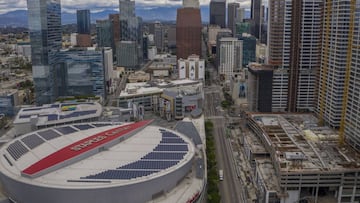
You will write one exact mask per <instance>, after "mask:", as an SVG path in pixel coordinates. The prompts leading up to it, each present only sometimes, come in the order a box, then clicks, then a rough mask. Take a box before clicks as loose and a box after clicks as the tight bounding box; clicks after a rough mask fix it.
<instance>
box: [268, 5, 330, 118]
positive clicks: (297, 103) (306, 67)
mask: <svg viewBox="0 0 360 203" xmlns="http://www.w3.org/2000/svg"><path fill="white" fill-rule="evenodd" d="M279 8H281V9H279ZM322 8H323V4H322V1H321V0H311V1H290V0H271V1H269V37H268V38H269V41H268V43H269V46H268V48H269V50H268V54H269V55H268V63H269V64H270V65H274V66H275V69H274V80H273V81H274V84H273V102H272V104H273V111H290V112H303V111H313V110H314V109H315V106H316V99H317V95H316V94H317V90H316V88H317V79H316V78H317V74H318V71H319V67H320V58H321V57H320V56H321V33H322V24H321V22H322Z"/></svg>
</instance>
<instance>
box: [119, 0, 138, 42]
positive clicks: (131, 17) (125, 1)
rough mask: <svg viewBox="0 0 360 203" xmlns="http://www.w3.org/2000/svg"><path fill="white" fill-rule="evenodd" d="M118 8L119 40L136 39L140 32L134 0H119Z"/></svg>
mask: <svg viewBox="0 0 360 203" xmlns="http://www.w3.org/2000/svg"><path fill="white" fill-rule="evenodd" d="M119 9H120V31H121V34H120V35H121V40H124V41H138V39H139V34H140V21H139V18H138V17H136V15H135V1H131V0H120V1H119ZM141 37H142V35H141Z"/></svg>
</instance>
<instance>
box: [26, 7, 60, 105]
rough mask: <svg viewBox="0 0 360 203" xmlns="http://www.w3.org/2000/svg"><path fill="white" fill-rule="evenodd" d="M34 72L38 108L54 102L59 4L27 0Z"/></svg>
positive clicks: (58, 38)
mask: <svg viewBox="0 0 360 203" xmlns="http://www.w3.org/2000/svg"><path fill="white" fill-rule="evenodd" d="M27 6H28V20H29V32H30V40H31V60H32V70H33V71H32V72H33V78H34V85H35V101H36V104H37V105H41V104H44V103H50V102H53V101H55V99H56V98H57V96H58V93H57V88H56V86H57V77H56V70H55V65H56V54H57V52H58V51H59V50H60V49H61V33H62V29H61V5H60V0H27Z"/></svg>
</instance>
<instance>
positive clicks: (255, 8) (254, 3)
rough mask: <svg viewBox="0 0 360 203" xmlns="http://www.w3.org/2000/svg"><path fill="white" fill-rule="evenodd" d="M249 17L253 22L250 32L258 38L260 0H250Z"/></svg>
mask: <svg viewBox="0 0 360 203" xmlns="http://www.w3.org/2000/svg"><path fill="white" fill-rule="evenodd" d="M270 1H271V0H270ZM283 1H285V0H283ZM251 19H252V23H253V26H252V33H251V34H252V35H254V36H255V37H256V38H257V39H260V26H261V22H260V21H261V0H251Z"/></svg>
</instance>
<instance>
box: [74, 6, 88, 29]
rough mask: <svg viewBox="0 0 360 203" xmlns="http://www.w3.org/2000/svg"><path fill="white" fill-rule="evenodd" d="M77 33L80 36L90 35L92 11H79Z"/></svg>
mask: <svg viewBox="0 0 360 203" xmlns="http://www.w3.org/2000/svg"><path fill="white" fill-rule="evenodd" d="M76 17H77V32H78V34H88V35H89V34H90V29H91V27H90V10H87V9H86V10H77V11H76Z"/></svg>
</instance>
